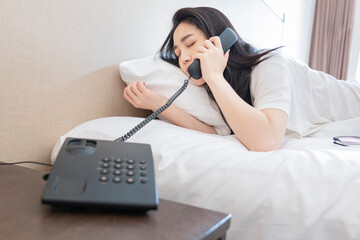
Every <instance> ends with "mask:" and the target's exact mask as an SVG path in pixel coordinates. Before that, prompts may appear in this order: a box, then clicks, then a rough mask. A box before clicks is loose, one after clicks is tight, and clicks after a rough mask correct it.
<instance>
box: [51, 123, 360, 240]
mask: <svg viewBox="0 0 360 240" xmlns="http://www.w3.org/2000/svg"><path fill="white" fill-rule="evenodd" d="M142 120H143V119H142V118H136V117H107V118H101V119H95V120H92V121H89V122H85V123H83V124H81V125H79V126H77V127H75V128H74V129H72V130H71V131H69V132H67V133H65V134H64V135H63V136H61V137H60V138H59V140H58V142H57V143H56V145H55V146H54V148H53V152H52V162H54V161H55V159H56V156H57V153H58V152H59V149H60V147H61V145H62V143H63V141H64V140H65V138H67V137H81V138H95V139H104V140H114V139H116V138H117V137H119V136H122V135H124V134H125V133H126V132H127V131H128V130H130V129H131V128H132V127H133V126H134V125H136V124H138V123H139V122H141V121H142ZM350 134H351V135H358V136H360V118H358V119H352V120H348V121H344V122H338V123H333V124H328V125H325V126H324V127H323V128H322V129H321V130H320V131H319V132H317V133H315V134H314V135H312V136H311V137H307V138H302V139H294V138H287V137H285V138H284V140H283V143H282V147H281V149H279V150H275V151H270V152H251V151H248V150H247V149H246V148H245V147H244V146H243V145H242V144H241V143H240V142H239V141H238V140H237V139H236V137H235V136H234V135H230V136H219V135H210V134H205V133H201V132H197V131H193V130H189V129H185V128H181V127H177V126H174V125H172V124H170V123H167V122H165V121H162V120H153V121H152V122H150V123H149V124H148V125H147V126H146V127H144V128H143V129H141V130H140V131H139V132H138V133H136V134H135V135H134V136H132V137H131V138H130V139H129V140H128V141H127V142H138V143H148V144H151V147H152V151H153V157H154V161H155V169H156V170H155V171H156V181H157V185H158V191H159V197H160V198H163V199H167V200H172V201H177V202H181V203H185V204H190V205H193V206H197V207H202V208H206V209H211V210H215V211H220V212H224V213H231V214H232V220H231V226H230V229H229V230H228V232H227V239H229V240H235V239H242V240H244V239H251V240H256V239H259V240H260V239H264V240H265V239H266V240H268V239H274V240H275V239H276V240H279V239H308V240H309V239H316V240H319V239H327V240H332V239H334V240H335V239H342V240H345V239H360V145H352V146H348V147H343V146H339V145H336V144H333V141H332V137H333V136H337V135H350Z"/></svg>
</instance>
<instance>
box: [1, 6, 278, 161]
mask: <svg viewBox="0 0 360 240" xmlns="http://www.w3.org/2000/svg"><path fill="white" fill-rule="evenodd" d="M262 2H263V1H261V0H257V1H248V0H236V1H235V0H234V1H225V2H224V1H208V0H199V1H192V0H184V1H181V2H179V1H172V0H171V1H169V0H158V1H142V0H132V1H118V0H109V1H98V0H77V1H70V0H65V1H45V0H33V1H21V0H14V1H3V2H2V4H1V8H0V80H1V88H0V91H1V94H0V105H1V107H0V109H1V110H0V113H1V114H0V132H1V139H0V146H1V150H0V161H4V162H15V161H24V160H27V161H41V162H50V153H51V149H52V148H53V146H54V144H55V143H56V142H57V140H58V139H59V137H60V136H61V135H63V134H65V133H66V132H67V131H69V130H70V129H72V128H74V127H75V126H77V125H78V124H80V123H83V122H85V121H89V120H92V119H95V118H101V117H107V116H124V115H128V116H145V115H146V114H148V112H145V111H140V110H138V109H135V108H133V107H132V106H131V105H130V104H128V103H127V102H125V101H124V100H123V97H122V91H123V88H124V83H123V82H122V81H121V79H120V75H119V71H118V64H119V63H120V62H122V61H125V60H130V59H134V58H140V57H146V56H149V55H154V54H155V53H156V52H157V51H158V49H159V48H160V46H161V44H162V43H163V41H164V39H165V38H166V36H167V34H168V32H169V30H170V28H171V18H172V15H173V14H174V12H175V11H176V10H177V9H179V8H181V7H185V6H199V5H202V4H203V5H207V6H211V7H216V8H218V9H219V10H221V11H222V12H224V13H225V14H226V15H227V16H228V17H229V18H230V20H231V21H232V22H233V24H234V25H235V26H236V28H237V30H238V32H239V33H240V34H244V35H245V36H247V40H251V38H252V39H255V40H259V39H260V40H261V39H266V40H267V41H268V40H269V39H270V38H271V37H269V34H268V33H267V32H265V31H264V34H265V35H266V36H267V37H264V38H261V37H259V36H260V35H259V33H261V31H262V29H261V27H264V28H263V30H264V29H265V28H267V26H269V25H270V26H271V27H272V32H273V33H274V31H278V30H279V31H282V29H283V26H282V25H281V24H282V23H279V21H278V19H277V18H276V17H274V16H272V13H271V11H269V9H268V8H267V7H266V6H263V5H264V4H263V3H262ZM195 4H196V5H195ZM255 13H256V14H255ZM260 15H261V16H262V18H261V19H260V20H259V18H258V17H259V16H260ZM264 16H265V17H264ZM266 16H267V17H266ZM249 23H252V24H249ZM254 24H255V25H256V24H257V26H255V25H254ZM265 24H267V25H265ZM276 24H278V26H277V25H276ZM271 36H275V39H273V40H274V41H275V44H274V43H271V44H273V45H274V46H276V45H279V44H280V42H276V41H277V40H279V39H278V38H279V37H278V36H281V34H276V32H275V33H274V34H272V35H271ZM276 37H277V38H276ZM280 40H281V39H280ZM255 42H256V41H255ZM271 44H270V45H268V47H272V45H271Z"/></svg>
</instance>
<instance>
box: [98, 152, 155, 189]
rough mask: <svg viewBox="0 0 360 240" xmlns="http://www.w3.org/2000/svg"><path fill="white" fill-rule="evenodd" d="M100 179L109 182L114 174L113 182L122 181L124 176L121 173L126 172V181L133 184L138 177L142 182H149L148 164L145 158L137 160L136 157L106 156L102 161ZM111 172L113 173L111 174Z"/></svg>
mask: <svg viewBox="0 0 360 240" xmlns="http://www.w3.org/2000/svg"><path fill="white" fill-rule="evenodd" d="M100 167H101V170H100V173H101V176H100V178H99V181H100V182H102V183H107V182H108V180H109V177H111V175H113V177H112V182H114V183H121V182H122V178H120V175H122V174H123V173H125V177H126V178H125V182H126V183H128V184H133V183H135V182H136V180H137V179H138V180H139V182H140V183H142V184H146V183H147V180H148V179H147V173H146V170H147V165H146V161H145V160H141V161H136V160H135V159H126V158H117V157H104V158H102V159H101V161H100ZM137 169H138V170H137ZM110 173H111V174H110Z"/></svg>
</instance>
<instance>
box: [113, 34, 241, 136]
mask: <svg viewBox="0 0 360 240" xmlns="http://www.w3.org/2000/svg"><path fill="white" fill-rule="evenodd" d="M219 38H220V41H221V47H222V49H223V51H224V53H226V51H227V50H229V49H230V47H231V46H232V45H234V43H235V42H236V41H237V40H238V36H237V35H236V33H235V32H234V31H233V30H232V29H231V28H226V29H225V30H224V31H223V32H222V33H221V34H220V35H219ZM188 72H189V75H190V76H189V78H188V79H186V80H185V81H184V84H183V86H182V87H181V88H180V89H179V90H178V91H177V92H176V93H175V94H174V95H173V96H172V97H171V98H170V99H169V100H168V101H167V103H166V104H165V105H164V106H162V107H161V108H159V109H158V110H157V111H156V112H153V113H152V114H151V115H150V116H149V117H147V118H146V119H144V120H143V121H142V122H141V123H139V124H138V125H137V126H135V127H134V128H133V129H131V130H130V131H129V132H128V133H126V134H125V135H124V136H122V137H119V138H118V139H116V140H115V141H117V142H124V141H126V140H127V139H128V138H130V137H131V136H132V135H133V134H135V133H136V132H137V131H139V130H140V129H141V128H142V127H144V126H145V125H146V124H147V123H148V122H150V121H151V120H153V119H154V118H155V117H157V116H158V115H159V114H160V113H161V112H163V111H164V110H165V109H167V108H168V107H169V106H170V105H171V103H172V102H173V101H175V99H176V98H177V97H178V96H179V95H180V94H181V93H182V92H183V91H184V90H185V88H186V87H187V85H188V83H189V80H190V78H193V79H200V78H201V76H202V75H201V68H200V60H199V59H196V60H195V61H194V62H193V63H192V64H191V65H190V66H189V68H188Z"/></svg>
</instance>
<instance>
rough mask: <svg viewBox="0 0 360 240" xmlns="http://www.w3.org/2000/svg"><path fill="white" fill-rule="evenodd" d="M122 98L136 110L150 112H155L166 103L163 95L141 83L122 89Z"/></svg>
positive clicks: (131, 84) (134, 83)
mask: <svg viewBox="0 0 360 240" xmlns="http://www.w3.org/2000/svg"><path fill="white" fill-rule="evenodd" d="M124 98H125V100H126V101H128V102H129V103H130V104H131V105H133V106H134V107H136V108H142V109H146V110H152V111H156V110H157V109H159V108H160V107H162V106H163V105H164V104H165V103H166V102H167V101H168V99H167V97H165V96H164V95H162V94H160V93H157V92H155V91H152V90H150V89H149V88H147V87H146V86H145V82H143V81H136V82H133V83H130V84H129V85H128V86H127V87H126V88H125V89H124Z"/></svg>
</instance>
